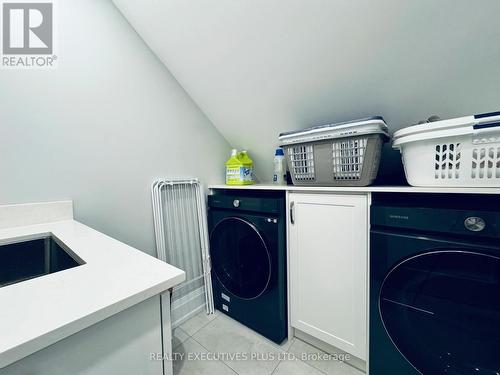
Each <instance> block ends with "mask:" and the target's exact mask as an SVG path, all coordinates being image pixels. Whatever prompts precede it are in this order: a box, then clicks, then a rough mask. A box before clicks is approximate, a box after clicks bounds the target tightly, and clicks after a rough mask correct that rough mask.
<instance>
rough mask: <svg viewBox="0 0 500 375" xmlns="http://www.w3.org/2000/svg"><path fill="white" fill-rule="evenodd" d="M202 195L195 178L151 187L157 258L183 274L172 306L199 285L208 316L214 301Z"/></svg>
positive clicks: (160, 180)
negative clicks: (183, 280) (201, 287)
mask: <svg viewBox="0 0 500 375" xmlns="http://www.w3.org/2000/svg"><path fill="white" fill-rule="evenodd" d="M203 192H204V190H203V187H202V185H201V183H200V182H199V180H198V179H196V178H191V179H163V178H162V179H158V180H156V181H155V182H153V184H152V185H151V198H152V204H153V218H154V229H155V240H156V251H157V257H158V259H160V260H162V261H164V262H167V263H170V264H172V265H174V266H176V267H178V268H181V269H182V270H184V271H185V272H186V281H185V282H183V283H182V284H180V285H178V286H176V287H175V288H174V289H173V291H172V303H174V302H175V300H176V299H182V297H183V296H184V295H185V294H186V292H188V291H189V290H193V289H196V288H197V287H198V286H199V284H200V283H202V284H203V287H204V293H205V308H206V312H207V314H212V313H213V312H214V301H213V293H212V279H211V265H210V253H209V240H208V227H207V211H206V201H205V195H204V193H203ZM183 291H184V292H183Z"/></svg>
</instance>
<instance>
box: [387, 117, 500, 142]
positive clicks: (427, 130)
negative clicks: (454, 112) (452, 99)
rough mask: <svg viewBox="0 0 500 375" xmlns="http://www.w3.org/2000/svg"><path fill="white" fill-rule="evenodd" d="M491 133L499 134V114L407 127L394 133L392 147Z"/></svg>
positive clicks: (458, 118)
mask: <svg viewBox="0 0 500 375" xmlns="http://www.w3.org/2000/svg"><path fill="white" fill-rule="evenodd" d="M491 132H497V133H498V132H500V112H491V113H483V114H479V115H473V116H464V117H457V118H452V119H448V120H442V121H435V122H429V123H425V124H419V125H413V126H409V127H407V128H404V129H401V130H398V131H396V132H395V133H394V135H393V143H392V147H393V148H395V149H399V148H400V146H401V145H402V144H405V143H409V142H417V141H423V140H427V139H437V138H443V137H455V136H460V135H470V134H472V135H481V134H487V133H491Z"/></svg>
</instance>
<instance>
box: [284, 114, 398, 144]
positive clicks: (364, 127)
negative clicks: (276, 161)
mask: <svg viewBox="0 0 500 375" xmlns="http://www.w3.org/2000/svg"><path fill="white" fill-rule="evenodd" d="M364 134H384V135H385V136H387V137H389V133H388V129H387V124H386V123H385V121H384V119H383V117H381V116H373V117H368V118H363V119H359V120H353V121H346V122H339V123H335V124H327V125H320V126H314V127H311V128H307V129H303V130H296V131H290V132H284V133H280V135H279V140H280V141H281V142H282V144H284V145H287V144H292V143H304V142H313V141H319V140H324V139H332V138H344V137H352V136H357V135H364Z"/></svg>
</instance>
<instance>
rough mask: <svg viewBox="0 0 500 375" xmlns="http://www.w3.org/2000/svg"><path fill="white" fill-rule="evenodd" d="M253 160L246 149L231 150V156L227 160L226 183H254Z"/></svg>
mask: <svg viewBox="0 0 500 375" xmlns="http://www.w3.org/2000/svg"><path fill="white" fill-rule="evenodd" d="M253 183H254V181H253V161H252V159H250V157H249V156H248V154H247V153H246V151H242V152H240V153H238V151H237V150H236V149H233V150H232V151H231V157H230V158H229V159H228V161H226V185H250V184H253Z"/></svg>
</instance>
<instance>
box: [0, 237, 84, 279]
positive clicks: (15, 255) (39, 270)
mask: <svg viewBox="0 0 500 375" xmlns="http://www.w3.org/2000/svg"><path fill="white" fill-rule="evenodd" d="M82 264H85V262H84V261H83V260H82V259H80V258H79V257H78V256H76V254H74V253H73V252H72V251H71V250H70V249H69V248H68V247H67V246H66V245H65V244H64V243H63V242H62V241H60V240H59V239H58V238H56V237H55V236H45V237H41V238H37V239H30V240H26V241H19V242H15V243H8V244H4V245H0V287H4V286H7V285H10V284H15V283H19V282H22V281H25V280H29V279H33V278H35V277H40V276H44V275H48V274H50V273H55V272H59V271H63V270H67V269H69V268H73V267H78V266H80V265H82Z"/></svg>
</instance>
